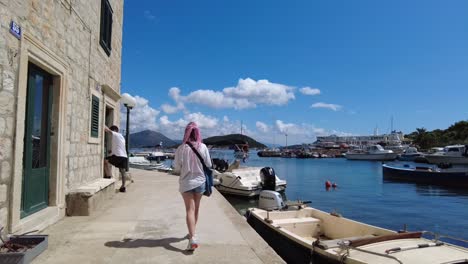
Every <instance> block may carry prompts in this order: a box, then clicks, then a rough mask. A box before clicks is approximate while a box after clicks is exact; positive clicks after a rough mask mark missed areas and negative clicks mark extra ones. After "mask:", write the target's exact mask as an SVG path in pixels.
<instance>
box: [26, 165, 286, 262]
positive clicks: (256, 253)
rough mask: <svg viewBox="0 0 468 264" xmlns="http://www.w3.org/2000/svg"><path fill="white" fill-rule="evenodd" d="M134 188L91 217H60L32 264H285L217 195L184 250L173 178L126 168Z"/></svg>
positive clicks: (204, 206)
mask: <svg viewBox="0 0 468 264" xmlns="http://www.w3.org/2000/svg"><path fill="white" fill-rule="evenodd" d="M131 173H132V178H133V180H134V183H132V184H130V185H129V186H128V187H127V192H126V193H116V194H115V195H114V196H113V198H112V199H110V200H108V201H107V202H106V204H105V205H104V206H103V209H102V210H101V211H99V212H98V213H95V214H94V215H92V216H83V217H65V218H64V219H63V220H61V221H59V222H58V223H56V224H55V225H53V226H51V227H49V228H47V229H45V230H43V231H42V232H41V233H42V234H47V235H49V247H48V249H47V250H46V251H45V252H43V253H42V254H41V255H39V256H38V257H37V258H36V259H35V260H34V261H33V262H32V263H33V264H42V263H47V264H51V263H67V264H74V263H80V264H83V263H113V264H114V263H248V264H250V263H252V264H254V263H285V262H284V261H283V260H282V259H281V258H280V257H279V256H278V255H277V254H276V253H275V252H274V251H273V249H271V248H270V247H269V246H268V244H267V243H266V242H265V241H264V240H263V239H262V238H261V237H260V236H259V235H258V234H257V233H256V232H255V231H254V230H253V229H252V228H251V227H250V226H249V225H248V224H247V222H246V221H245V219H244V218H243V217H242V216H241V215H240V214H239V213H238V212H237V211H236V210H235V209H234V208H233V207H232V206H231V205H230V204H229V202H228V201H227V200H226V199H225V198H224V197H223V196H222V195H221V194H220V193H219V192H217V191H216V190H213V195H212V196H211V197H203V198H202V201H201V207H200V215H199V220H198V221H199V223H198V225H197V236H198V237H199V240H200V247H199V248H198V249H197V250H196V251H195V252H194V253H189V252H187V251H185V248H186V246H187V243H188V240H187V239H186V235H187V227H186V224H185V208H184V205H183V200H182V197H181V195H180V193H179V192H178V179H179V178H178V176H174V175H170V174H167V173H163V172H157V171H144V170H137V169H131Z"/></svg>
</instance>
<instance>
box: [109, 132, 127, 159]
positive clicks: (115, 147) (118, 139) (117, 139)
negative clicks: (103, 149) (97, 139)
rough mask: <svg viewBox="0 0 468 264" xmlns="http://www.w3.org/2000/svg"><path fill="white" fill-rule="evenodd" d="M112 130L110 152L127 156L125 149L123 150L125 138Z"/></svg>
mask: <svg viewBox="0 0 468 264" xmlns="http://www.w3.org/2000/svg"><path fill="white" fill-rule="evenodd" d="M111 132H112V153H111V155H115V156H117V157H126V158H127V151H126V150H125V139H124V137H123V136H122V135H121V134H120V133H117V132H114V131H111Z"/></svg>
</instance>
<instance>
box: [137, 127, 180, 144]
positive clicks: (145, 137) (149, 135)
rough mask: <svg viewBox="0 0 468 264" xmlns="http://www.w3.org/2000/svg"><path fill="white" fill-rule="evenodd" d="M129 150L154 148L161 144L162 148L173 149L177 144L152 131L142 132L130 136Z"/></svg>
mask: <svg viewBox="0 0 468 264" xmlns="http://www.w3.org/2000/svg"><path fill="white" fill-rule="evenodd" d="M129 137H130V139H129V141H130V148H154V147H156V146H159V143H160V142H162V144H163V147H174V146H177V145H178V143H177V142H175V141H174V140H172V139H170V138H168V137H166V136H165V135H163V134H161V133H159V132H156V131H152V130H144V131H141V132H138V133H133V134H130V136H129Z"/></svg>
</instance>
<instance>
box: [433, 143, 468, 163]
mask: <svg viewBox="0 0 468 264" xmlns="http://www.w3.org/2000/svg"><path fill="white" fill-rule="evenodd" d="M425 157H426V159H427V161H428V162H429V163H432V164H441V163H447V164H465V165H466V164H468V145H452V146H446V147H445V148H444V150H443V151H442V152H436V153H434V154H428V155H426V156H425Z"/></svg>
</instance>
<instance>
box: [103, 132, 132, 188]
mask: <svg viewBox="0 0 468 264" xmlns="http://www.w3.org/2000/svg"><path fill="white" fill-rule="evenodd" d="M104 130H105V131H106V132H107V133H109V134H111V135H112V148H111V153H110V154H111V155H110V156H107V157H106V159H105V161H104V163H105V164H104V172H105V176H104V178H108V179H110V178H112V168H111V165H114V166H115V167H117V168H118V169H119V171H120V176H121V177H122V186H121V187H120V189H119V190H120V192H125V191H126V188H125V177H126V173H125V171H126V169H127V164H128V155H127V151H126V150H125V139H124V137H123V136H122V135H121V134H120V133H119V128H118V127H117V126H115V125H114V126H111V127H110V128H108V127H107V126H105V128H104Z"/></svg>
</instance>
